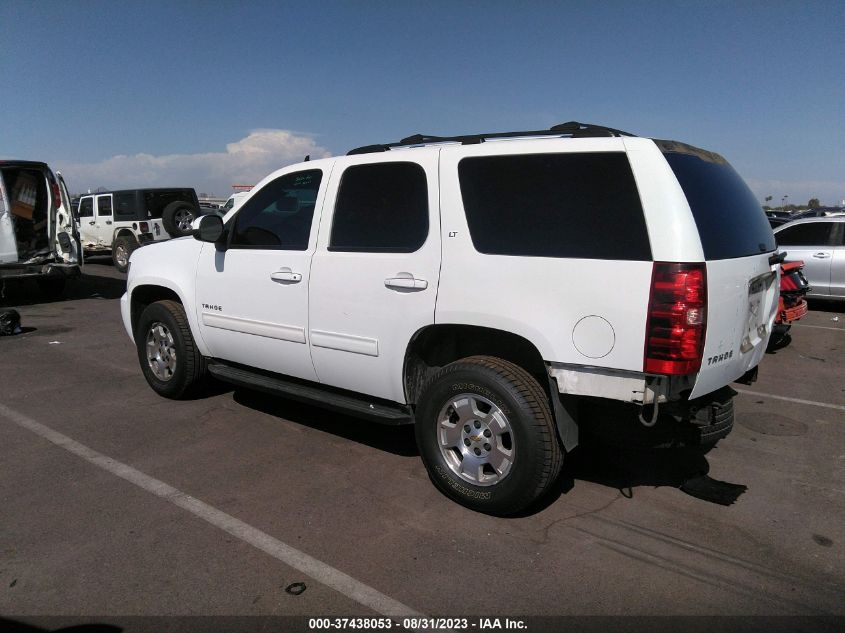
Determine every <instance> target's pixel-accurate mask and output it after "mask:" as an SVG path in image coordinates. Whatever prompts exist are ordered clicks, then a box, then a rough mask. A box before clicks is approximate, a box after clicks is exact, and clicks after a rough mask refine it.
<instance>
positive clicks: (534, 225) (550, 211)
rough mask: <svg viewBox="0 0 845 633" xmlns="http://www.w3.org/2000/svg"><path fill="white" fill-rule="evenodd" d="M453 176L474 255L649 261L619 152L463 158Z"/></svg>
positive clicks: (630, 183) (627, 172)
mask: <svg viewBox="0 0 845 633" xmlns="http://www.w3.org/2000/svg"><path fill="white" fill-rule="evenodd" d="M458 176H459V178H460V183H461V195H462V197H463V201H464V209H465V211H466V216H467V223H468V224H469V231H470V236H471V237H472V243H473V244H474V246H475V248H476V250H478V251H479V252H481V253H487V254H491V255H492V254H495V255H520V256H529V257H573V258H584V259H617V260H619V259H621V260H638V261H648V260H650V259H651V247H650V245H649V241H648V232H647V231H646V226H645V219H644V218H643V210H642V206H641V204H640V198H639V194H638V192H637V186H636V184H635V182H634V176H633V173H632V172H631V165H630V164H629V163H628V158H627V156H625V154H624V153H621V152H612V153H608V152H604V153H582V154H527V155H516V156H486V157H479V158H465V159H463V160H462V161H461V162H460V163H459V164H458Z"/></svg>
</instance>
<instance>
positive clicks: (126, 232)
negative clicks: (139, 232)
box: [111, 227, 138, 244]
mask: <svg viewBox="0 0 845 633" xmlns="http://www.w3.org/2000/svg"><path fill="white" fill-rule="evenodd" d="M119 237H131V238H132V239H133V240H135V241H136V242H137V241H138V238H137V237H135V233H133V232H132V229H130V228H127V227H122V228H119V229H115V232H114V235H112V238H111V242H112V244H114V241H115V240H116V239H117V238H119Z"/></svg>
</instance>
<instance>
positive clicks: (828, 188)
mask: <svg viewBox="0 0 845 633" xmlns="http://www.w3.org/2000/svg"><path fill="white" fill-rule="evenodd" d="M746 182H747V183H748V186H749V187H751V191H753V192H754V194H755V195H756V196H757V198H758V199H760V201H763V200H765V198H766V196H772V199H771V201H769V202H766V203H765V204H768V205H770V206H773V207H774V206H780V204H781V200H782V199H783V196H785V195H787V196H789V197H788V198H787V199H786V204H807V202H809V200H810V198H818V199H819V200H820V201H821V203H822V204H823V205H825V206H833V205H838V204H841V203H842V201H843V200H845V181H840V182H837V181H834V180H755V179H753V178H747V179H746Z"/></svg>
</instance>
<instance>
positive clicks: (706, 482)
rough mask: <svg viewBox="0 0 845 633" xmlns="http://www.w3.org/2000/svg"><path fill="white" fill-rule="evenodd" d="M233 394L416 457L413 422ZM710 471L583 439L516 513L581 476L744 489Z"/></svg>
mask: <svg viewBox="0 0 845 633" xmlns="http://www.w3.org/2000/svg"><path fill="white" fill-rule="evenodd" d="M234 399H235V401H236V402H237V403H238V404H240V405H243V406H245V407H249V408H250V409H254V410H256V411H261V412H262V413H266V414H268V415H272V416H275V417H278V418H281V419H283V420H286V421H289V422H293V423H295V424H299V425H302V426H307V427H310V428H313V429H317V430H320V431H323V432H325V433H331V434H333V435H336V436H339V437H343V438H346V439H348V440H350V441H353V442H357V443H359V444H364V445H366V446H370V447H372V448H375V449H378V450H381V451H385V452H388V453H392V454H394V455H401V456H403V457H418V456H419V451H418V450H417V446H416V440H415V439H414V429H413V426H411V425H403V426H388V425H382V424H377V423H373V422H369V421H367V420H361V419H359V418H354V417H350V416H346V415H343V414H341V413H336V412H334V411H327V410H324V409H321V408H318V407H314V406H310V405H307V404H302V403H299V402H295V401H292V400H286V399H284V398H279V397H275V396H271V395H266V394H263V393H260V392H255V391H250V390H248V389H236V390H235V392H234ZM422 467H423V466H422V464H420V468H422ZM709 471H710V465H709V463H708V461H707V458H706V457H705V456H704V454H703V452H702V451H701V450H700V449H697V448H683V447H681V448H655V449H634V448H625V447H618V446H611V445H608V444H605V443H602V442H600V441H598V440H596V439H593V438H585V439H584V440H583V441H582V443H581V445H580V446H579V447H578V448H577V449H576V450H575V451H573V452H572V453H570V454H568V455H566V457H565V459H564V466H563V470H562V472H561V476H560V479H559V480H558V485H556V486H553V487H552V490H550V492H549V493H548V494H547V495H545V496H544V497H543V498H541V499H539V500H538V501H537V502H536V503H535V504H533V505H532V506H531V507H529V508H528V509H527V510H526V511H525V512H523V513H520V514H519V515H518V516H528V515H531V514H535V513H537V512H539V511H541V510H543V509H544V508H546V507H548V506H550V505H551V504H553V503H554V502H555V501H556V500H557V499H558V498H560V496H561V495H563V494H566V493H567V492H569V491H570V490H571V489H572V488H573V487H574V486H575V482H576V481H579V480H580V481H590V482H593V483H596V484H599V485H602V486H607V487H609V488H613V489H616V490H619V491H620V492H621V493H622V494H623V495H624V496H626V497H628V498H632V497H633V496H634V489H635V488H638V487H642V486H647V487H650V488H657V487H664V486H665V487H670V488H678V489H680V490H681V491H683V492H685V493H687V494H689V495H691V496H693V497H696V498H698V499H702V500H704V501H708V502H711V503H717V504H720V505H730V504H732V503H734V502H735V501H736V500H737V499H738V498H739V496H740V495H741V494H742V493H744V492H745V491H746V490H747V488H746V486H744V485H741V484H731V483H728V482H722V481H718V480H715V479H712V478H710V477H709V476H708V473H709Z"/></svg>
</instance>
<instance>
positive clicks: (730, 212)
mask: <svg viewBox="0 0 845 633" xmlns="http://www.w3.org/2000/svg"><path fill="white" fill-rule="evenodd" d="M655 143H657V146H658V147H660V149H661V150H662V151H663V155H664V156H665V157H666V161H667V162H668V163H669V166H670V167H671V168H672V171H673V172H675V177H676V178H677V179H678V182H679V183H680V185H681V189H683V190H684V194H685V195H686V198H687V202H689V206H690V209H691V210H692V214H693V216H694V217H695V224H696V226H697V227H698V234H699V236H700V237H701V246H702V248H703V249H704V257H705V258H706V259H730V258H734V257H747V256H749V255H758V254H760V253H766V252H769V251H773V250H775V240H774V236H773V235H772V227H771V226H769V222H768V220H767V219H766V214H765V213H763V208H762V206H761V205H760V203H759V202H758V201H757V199H756V198H755V197H754V194H753V193H751V190H750V189H749V188H748V185H746V184H745V181H743V180H742V178H741V177H740V176H739V174H738V173H736V172H735V171H734V169H733V167H731V166H730V164H728V162H727V161H726V160H725V159H724V158H722V157H721V156H719V155H718V154H713V153H712V152H706V151H704V150H700V149H697V148H695V147H691V146H689V145H684V144H682V143H674V142H672V141H655Z"/></svg>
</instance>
